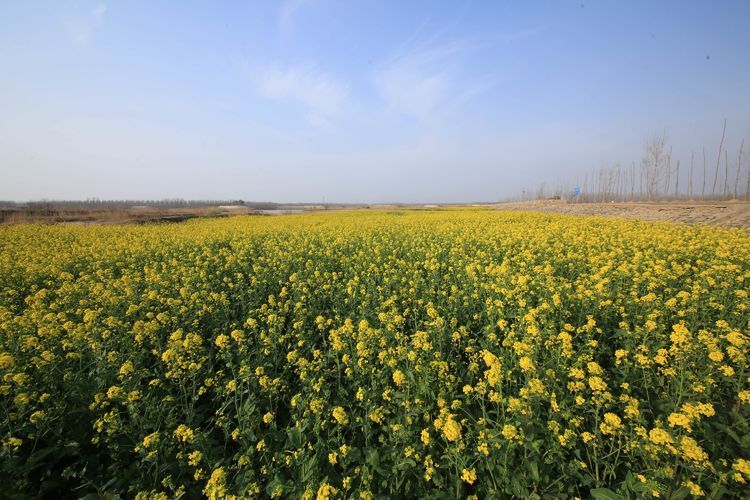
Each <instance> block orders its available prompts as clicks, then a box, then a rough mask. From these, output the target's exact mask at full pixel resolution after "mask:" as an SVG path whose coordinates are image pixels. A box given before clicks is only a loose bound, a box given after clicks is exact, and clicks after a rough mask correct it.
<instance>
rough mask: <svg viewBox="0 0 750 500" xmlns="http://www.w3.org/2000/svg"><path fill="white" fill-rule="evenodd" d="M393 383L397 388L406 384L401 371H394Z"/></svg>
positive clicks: (404, 376)
mask: <svg viewBox="0 0 750 500" xmlns="http://www.w3.org/2000/svg"><path fill="white" fill-rule="evenodd" d="M393 382H394V383H395V384H396V385H397V386H399V387H401V385H402V384H403V383H404V382H406V375H404V372H402V371H401V370H396V371H395V372H393Z"/></svg>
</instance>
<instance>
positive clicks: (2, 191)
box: [0, 0, 750, 203]
mask: <svg viewBox="0 0 750 500" xmlns="http://www.w3.org/2000/svg"><path fill="white" fill-rule="evenodd" d="M748 26H750V2H747V1H742V0H739V1H734V2H732V1H711V2H709V1H643V2H635V1H633V2H621V1H609V2H605V1H601V2H600V1H596V2H594V1H587V0H579V1H576V2H567V1H549V2H537V1H528V2H526V1H518V2H505V1H488V2H480V1H445V2H435V1H411V0H410V1H408V2H403V1H394V2H387V1H383V0H346V1H344V0H286V1H279V2H274V1H258V2H251V1H241V2H240V1H237V2H232V1H226V2H188V1H181V2H178V1H173V2H167V1H165V2H151V1H122V2H115V1H104V2H99V1H92V2H89V1H84V0H80V1H75V2H68V1H49V2H44V1H33V2H32V1H29V2H26V1H22V2H19V1H11V0H0V199H5V200H37V199H87V198H100V199H164V198H184V199H244V200H255V201H277V202H308V203H321V202H326V203H334V202H364V203H379V202H380V203H391V202H415V203H430V202H436V203H449V202H480V201H494V200H500V199H504V198H507V197H511V196H513V195H515V194H517V193H519V192H520V191H521V190H522V189H523V188H524V187H530V188H535V187H536V186H537V185H538V184H540V183H541V182H546V183H547V184H548V185H553V184H555V183H558V182H560V183H574V182H575V179H576V178H577V177H580V176H582V175H583V174H584V173H585V172H588V171H592V170H594V169H596V168H599V167H603V166H610V165H613V164H615V163H620V164H622V165H629V164H630V163H631V162H632V161H638V160H639V158H640V157H641V156H642V155H643V151H644V144H645V142H646V140H647V139H648V138H649V137H652V136H653V135H654V134H656V133H660V132H663V133H666V135H667V138H668V142H669V143H670V144H671V145H672V147H673V150H674V153H673V154H674V156H675V158H677V159H680V158H682V161H683V162H685V161H689V158H690V155H691V152H693V151H701V148H703V147H705V148H706V151H707V152H708V154H709V156H710V155H711V154H714V155H715V154H716V151H718V145H719V141H720V138H721V130H722V125H723V122H724V120H725V119H726V120H727V138H726V141H725V145H726V147H727V148H728V151H729V152H730V154H735V153H734V152H735V151H737V150H738V148H739V144H740V141H742V140H743V139H744V140H745V141H746V143H750V58H748V48H750V29H748Z"/></svg>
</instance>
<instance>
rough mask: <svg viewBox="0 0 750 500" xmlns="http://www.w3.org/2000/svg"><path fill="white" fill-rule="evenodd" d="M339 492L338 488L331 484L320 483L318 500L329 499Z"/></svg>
mask: <svg viewBox="0 0 750 500" xmlns="http://www.w3.org/2000/svg"><path fill="white" fill-rule="evenodd" d="M336 493H337V490H336V488H334V487H333V486H331V485H329V484H328V483H323V484H321V485H320V488H318V494H317V496H316V499H317V500H328V499H329V498H331V497H332V496H335V495H336Z"/></svg>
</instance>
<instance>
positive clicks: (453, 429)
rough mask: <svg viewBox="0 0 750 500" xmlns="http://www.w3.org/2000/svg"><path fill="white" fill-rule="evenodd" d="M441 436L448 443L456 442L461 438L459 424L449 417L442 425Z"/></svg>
mask: <svg viewBox="0 0 750 500" xmlns="http://www.w3.org/2000/svg"><path fill="white" fill-rule="evenodd" d="M443 436H445V439H447V440H448V441H458V440H459V439H460V438H461V424H459V423H458V422H456V421H455V420H453V417H449V418H448V419H446V421H445V423H444V424H443Z"/></svg>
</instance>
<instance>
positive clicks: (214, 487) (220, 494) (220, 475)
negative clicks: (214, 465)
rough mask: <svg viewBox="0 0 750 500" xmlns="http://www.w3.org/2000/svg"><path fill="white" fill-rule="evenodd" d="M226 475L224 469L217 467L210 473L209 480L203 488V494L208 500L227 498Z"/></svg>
mask: <svg viewBox="0 0 750 500" xmlns="http://www.w3.org/2000/svg"><path fill="white" fill-rule="evenodd" d="M226 481H227V475H226V472H224V469H223V468H221V467H219V468H218V469H214V471H213V472H212V473H211V478H210V479H209V480H208V482H207V483H206V487H205V488H203V494H204V495H206V496H207V497H208V499H209V500H218V499H222V498H225V497H226V496H227V485H226Z"/></svg>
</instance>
